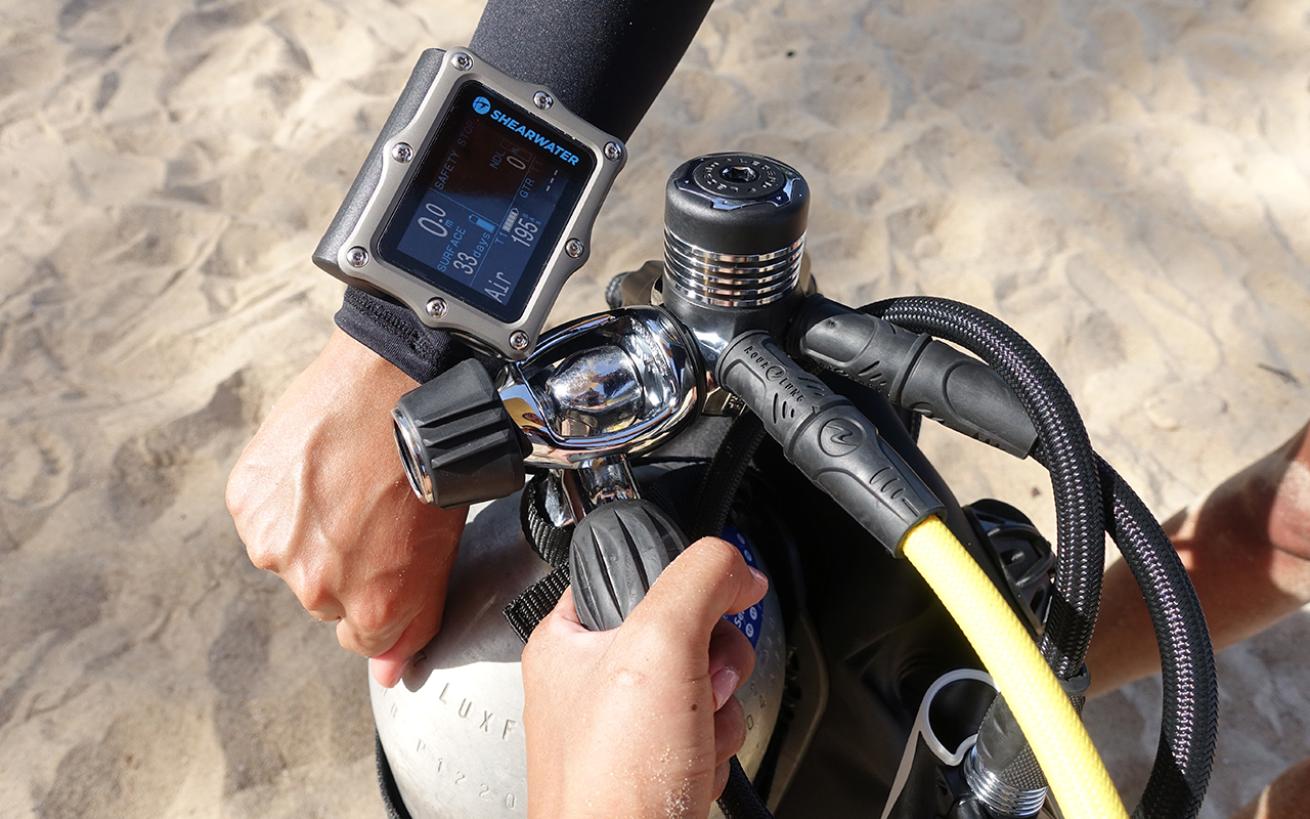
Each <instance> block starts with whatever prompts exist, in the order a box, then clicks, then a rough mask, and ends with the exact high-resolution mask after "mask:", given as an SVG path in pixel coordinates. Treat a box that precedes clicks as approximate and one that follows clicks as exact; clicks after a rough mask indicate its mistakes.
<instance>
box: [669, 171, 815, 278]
mask: <svg viewBox="0 0 1310 819" xmlns="http://www.w3.org/2000/svg"><path fill="white" fill-rule="evenodd" d="M809 209H810V189H809V186H808V185H807V184H806V183H805V179H804V177H802V176H801V175H800V173H799V172H798V171H797V170H796V169H795V168H793V167H791V166H790V165H785V164H783V163H782V162H779V161H778V160H776V159H771V158H770V157H767V156H760V155H758V154H747V153H724V154H708V155H705V156H700V157H697V158H695V159H692V160H688V161H687V162H684V163H683V164H681V165H679V166H678V168H677V170H675V171H674V172H673V175H672V176H670V177H669V182H668V185H667V186H666V188H665V192H664V226H665V227H666V228H667V229H668V230H669V232H671V233H673V234H675V235H676V236H677V237H678V239H680V240H681V241H682V242H684V243H686V244H688V245H691V246H693V247H696V248H701V249H703V250H705V251H709V252H712V253H717V254H734V255H743V256H747V255H751V256H753V255H760V254H769V253H774V252H777V251H779V250H781V249H785V248H787V247H789V246H791V245H792V244H793V243H794V242H796V241H797V240H798V239H800V238H801V237H802V236H804V235H805V227H806V222H807V219H808V216H809Z"/></svg>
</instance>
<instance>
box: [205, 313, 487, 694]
mask: <svg viewBox="0 0 1310 819" xmlns="http://www.w3.org/2000/svg"><path fill="white" fill-rule="evenodd" d="M414 386H415V382H414V381H413V380H412V379H410V378H409V376H407V375H405V374H404V373H403V372H401V371H400V370H398V369H396V368H395V367H394V366H392V365H391V364H390V363H388V362H387V361H385V360H384V359H382V358H379V357H378V356H377V354H375V353H374V352H373V351H372V350H370V349H368V348H367V347H365V346H363V345H362V344H360V343H359V342H357V341H355V340H354V339H353V338H351V337H350V336H348V335H346V334H345V333H343V332H341V331H340V330H336V331H334V333H333V335H332V338H331V339H330V340H329V341H328V344H327V346H326V347H325V348H324V349H323V352H322V353H320V354H319V356H318V358H317V359H315V361H314V362H313V363H312V364H310V365H309V367H308V368H307V369H306V370H305V371H304V372H303V373H301V374H300V375H299V376H298V377H297V378H296V379H295V381H293V382H292V383H291V386H290V387H289V388H288V389H287V391H286V393H285V394H284V395H283V396H282V397H281V398H280V399H278V402H277V403H276V404H275V405H274V406H273V409H272V411H271V412H270V413H269V416H268V418H266V419H265V420H264V423H263V424H262V425H261V426H260V428H259V431H258V432H256V433H255V437H254V438H253V439H252V440H251V441H250V443H249V444H248V445H247V446H246V449H245V451H244V452H242V453H241V457H240V458H239V459H238V460H237V463H236V466H235V467H233V469H232V474H231V476H230V477H229V478H228V484H227V508H228V510H229V511H230V512H231V513H232V519H233V520H234V521H235V522H236V527H237V533H238V534H239V535H240V536H241V539H242V540H243V541H244V542H245V544H246V551H247V553H248V554H249V556H250V560H251V562H253V563H254V564H255V565H256V566H258V567H259V568H261V569H267V570H269V571H272V572H275V573H276V574H278V575H280V576H281V577H282V579H283V580H285V581H286V582H287V585H289V586H290V587H291V590H292V591H293V592H295V594H296V597H297V598H299V599H300V604H301V605H302V606H304V607H305V609H306V610H307V611H309V613H310V614H312V615H313V616H314V617H317V618H318V619H320V620H324V621H329V622H330V621H337V640H338V641H339V642H340V643H341V645H342V646H344V647H345V648H347V649H349V650H351V651H354V652H356V653H358V654H362V655H364V656H366V657H372V658H373V659H372V661H371V662H370V666H371V670H372V672H373V676H374V678H376V679H377V681H378V682H379V683H381V684H383V685H385V686H388V687H390V686H392V685H395V683H396V681H397V680H399V679H400V676H401V674H402V673H403V672H404V670H405V665H406V664H407V663H408V661H409V658H410V657H411V656H413V655H414V654H415V653H416V652H417V651H418V650H419V649H421V648H422V647H423V646H424V645H426V644H427V643H428V641H429V640H431V639H432V637H433V636H435V635H436V633H437V629H438V628H439V626H440V623H441V610H442V606H443V604H444V603H445V597H446V582H447V580H448V579H449V577H450V570H451V567H452V566H453V564H454V562H455V549H456V546H457V545H458V543H459V536H460V533H461V532H462V531H463V529H464V518H465V511H466V510H463V509H460V510H456V511H447V510H443V509H436V508H433V507H430V506H427V505H424V504H422V503H420V502H419V501H418V500H417V499H416V498H414V496H413V495H412V494H411V493H410V490H409V486H408V484H407V483H406V480H405V476H404V470H403V467H402V466H401V464H400V458H399V456H398V455H397V454H396V443H395V438H394V436H393V434H392V425H391V409H392V407H393V406H395V403H396V399H398V398H399V397H400V396H401V395H403V394H404V393H406V392H408V391H409V390H411V389H413V388H414Z"/></svg>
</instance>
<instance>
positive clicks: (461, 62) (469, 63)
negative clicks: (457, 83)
mask: <svg viewBox="0 0 1310 819" xmlns="http://www.w3.org/2000/svg"><path fill="white" fill-rule="evenodd" d="M450 64H451V65H453V66H455V67H456V68H458V69H459V70H460V71H468V70H469V69H470V68H472V67H473V58H472V57H470V56H469V55H467V54H465V53H464V52H463V51H457V52H455V56H453V57H451V58H450Z"/></svg>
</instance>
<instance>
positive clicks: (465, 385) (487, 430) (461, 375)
mask: <svg viewBox="0 0 1310 819" xmlns="http://www.w3.org/2000/svg"><path fill="white" fill-rule="evenodd" d="M392 418H393V420H394V421H395V424H396V444H397V446H399V448H400V458H401V461H402V462H403V463H404V465H405V475H406V476H407V477H408V478H409V485H410V488H411V489H413V490H414V494H415V495H417V496H418V497H419V499H420V500H422V501H423V502H425V503H429V504H431V505H433V506H440V507H443V508H447V509H449V508H452V507H456V506H465V505H468V504H470V503H481V502H483V501H489V500H495V499H496V498H503V497H505V496H506V495H509V494H511V493H512V492H514V491H516V490H517V489H518V488H519V487H521V486H522V485H523V458H524V456H525V455H526V454H527V448H526V445H525V441H524V439H523V436H522V435H521V434H520V433H519V431H518V428H517V427H516V426H515V425H514V422H513V421H512V420H511V419H510V417H509V413H507V412H506V411H505V406H504V404H502V403H501V401H500V396H499V395H498V394H497V392H496V388H495V385H493V384H492V383H491V378H490V377H489V376H488V375H487V371H486V369H485V368H483V366H482V365H481V364H480V363H478V362H477V361H475V360H472V359H469V360H467V361H463V362H461V363H459V364H456V365H455V366H454V367H451V368H450V369H449V370H446V371H445V372H444V373H442V374H441V375H439V376H437V377H436V378H434V379H432V380H431V381H429V382H427V383H426V384H423V385H422V386H420V387H418V388H417V389H414V390H411V391H410V392H408V393H406V394H405V395H404V396H402V397H401V399H400V400H399V401H398V402H396V408H395V410H393V411H392Z"/></svg>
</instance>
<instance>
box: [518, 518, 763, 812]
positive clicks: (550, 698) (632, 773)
mask: <svg viewBox="0 0 1310 819" xmlns="http://www.w3.org/2000/svg"><path fill="white" fill-rule="evenodd" d="M767 589H768V580H767V579H765V577H764V575H763V574H761V573H760V572H758V571H756V570H755V569H752V568H750V567H748V566H747V565H746V561H745V560H743V559H742V556H741V553H740V552H738V551H737V550H736V549H734V548H733V547H732V546H731V545H729V544H727V543H725V542H723V541H722V540H718V539H717V538H705V539H702V540H699V541H697V542H695V543H693V544H692V545H691V546H690V547H689V548H688V549H687V550H686V551H685V552H683V553H682V554H681V555H679V556H678V558H677V559H676V560H674V561H673V563H671V564H670V565H669V567H668V568H667V569H665V570H664V573H663V574H661V575H660V576H659V578H657V579H656V581H655V583H654V584H653V585H652V586H651V589H650V592H649V593H648V594H647V595H646V597H645V599H643V600H642V601H641V603H639V604H638V605H637V607H636V608H635V609H633V611H632V614H631V615H630V616H629V617H628V619H627V621H625V622H624V623H623V625H622V626H620V627H619V628H617V629H614V630H611V631H595V632H593V631H587V630H586V629H585V628H584V627H583V626H582V624H581V623H580V622H579V621H578V617H577V613H576V611H575V610H574V607H573V594H572V591H571V590H570V591H566V592H565V593H564V596H563V597H562V598H561V599H560V602H559V605H557V606H556V607H555V610H554V611H552V612H551V613H550V615H548V616H547V617H546V619H545V620H542V621H541V624H540V625H538V626H537V629H536V631H534V632H533V633H532V639H531V640H529V641H528V645H527V647H526V648H525V649H524V651H523V683H524V689H525V690H524V694H525V704H524V714H523V720H524V729H525V731H526V734H527V745H528V810H529V813H530V815H531V816H533V817H551V818H552V819H554V817H565V816H567V817H570V819H573V817H614V816H623V817H628V818H629V819H644V818H645V817H650V818H651V819H654V818H655V817H659V819H678V818H679V817H694V818H695V819H704V817H705V816H706V815H707V814H708V813H709V809H710V802H711V801H712V800H714V799H715V798H717V797H718V795H719V794H720V793H722V792H723V786H724V784H725V783H726V782H727V778H728V766H727V761H728V758H729V757H731V756H732V755H733V754H735V753H736V752H737V750H738V749H739V748H741V745H742V742H744V741H745V739H746V722H745V716H744V713H743V711H742V708H741V703H739V702H738V701H737V700H736V699H735V698H734V697H733V696H732V694H733V692H734V691H736V690H737V687H738V686H739V685H741V683H742V681H744V680H745V679H746V678H747V677H749V676H750V673H751V671H752V670H753V669H754V666H755V651H754V649H753V648H751V644H750V642H749V641H748V640H747V639H746V637H745V636H744V635H743V634H742V633H741V632H740V631H738V630H737V629H736V628H735V627H734V626H733V625H732V624H731V623H728V622H727V621H725V620H724V619H723V615H725V614H730V613H736V612H739V611H742V610H744V609H746V608H748V607H749V606H751V605H752V604H753V603H755V602H757V601H758V600H759V599H760V598H761V597H763V596H764V592H765V591H766V590H767Z"/></svg>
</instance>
